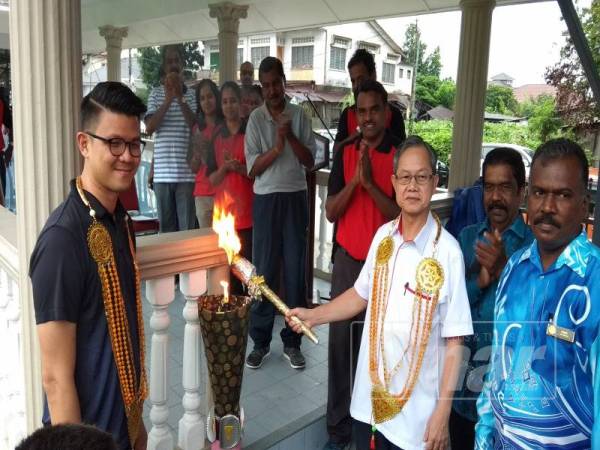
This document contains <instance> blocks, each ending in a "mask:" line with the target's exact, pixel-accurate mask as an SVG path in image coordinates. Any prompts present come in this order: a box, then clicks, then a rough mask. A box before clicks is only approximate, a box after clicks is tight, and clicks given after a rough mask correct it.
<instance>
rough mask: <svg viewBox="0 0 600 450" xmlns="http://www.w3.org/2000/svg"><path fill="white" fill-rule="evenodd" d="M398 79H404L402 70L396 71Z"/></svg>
mask: <svg viewBox="0 0 600 450" xmlns="http://www.w3.org/2000/svg"><path fill="white" fill-rule="evenodd" d="M398 77H399V78H404V69H402V68H400V69H398Z"/></svg>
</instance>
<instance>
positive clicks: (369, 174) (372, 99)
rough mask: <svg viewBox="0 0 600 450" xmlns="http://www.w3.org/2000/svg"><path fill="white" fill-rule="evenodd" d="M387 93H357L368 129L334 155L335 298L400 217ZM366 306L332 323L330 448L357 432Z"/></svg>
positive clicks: (367, 88)
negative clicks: (355, 407) (355, 395)
mask: <svg viewBox="0 0 600 450" xmlns="http://www.w3.org/2000/svg"><path fill="white" fill-rule="evenodd" d="M386 105H387V92H386V91H385V89H384V87H383V86H382V85H381V84H380V83H378V82H377V81H374V80H366V81H364V82H363V83H361V85H360V86H359V87H358V90H357V92H356V112H357V118H358V123H359V125H360V127H361V130H362V133H361V135H359V136H357V137H356V138H355V140H354V141H353V142H350V143H349V144H347V145H346V146H344V147H342V148H341V149H340V150H339V151H337V152H336V153H335V155H334V159H333V167H332V169H331V174H330V175H329V185H328V191H327V203H326V204H325V211H326V214H327V220H329V221H330V222H335V223H336V224H337V233H336V236H335V239H336V244H337V246H336V250H335V256H334V261H335V262H334V264H333V273H332V274H331V297H332V298H334V297H337V296H338V295H340V294H342V293H343V292H345V291H346V290H347V289H349V288H351V287H352V286H353V285H354V282H355V281H356V279H357V278H358V275H359V274H360V271H361V269H362V267H363V265H364V263H365V260H366V259H367V253H368V251H369V245H370V244H371V241H372V240H373V236H375V232H376V231H377V229H378V228H379V227H380V226H381V225H383V224H384V223H385V222H387V221H389V220H392V219H393V218H394V217H397V216H398V213H399V212H400V209H399V208H398V205H397V204H396V202H395V200H394V187H393V185H392V175H393V173H394V172H393V158H394V153H395V151H396V149H397V148H398V147H399V146H400V144H401V142H400V140H399V139H398V138H397V137H395V136H394V135H393V134H392V133H390V132H389V130H387V129H386V127H385V117H386ZM364 317H365V315H364V311H363V312H361V313H360V314H358V315H357V316H355V317H353V318H350V319H348V320H343V321H340V322H334V323H331V324H330V325H329V365H328V398H327V431H328V433H329V441H328V442H327V444H326V445H325V447H324V450H338V449H342V448H344V447H346V445H347V444H348V443H349V442H350V439H351V437H352V418H351V417H350V396H351V391H352V385H351V381H352V378H353V377H354V372H355V371H356V361H357V358H358V350H359V347H360V339H361V334H362V322H363V321H364Z"/></svg>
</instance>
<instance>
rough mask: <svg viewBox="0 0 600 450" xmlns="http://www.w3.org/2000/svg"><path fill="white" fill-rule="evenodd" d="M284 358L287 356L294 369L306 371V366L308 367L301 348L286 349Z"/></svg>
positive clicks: (284, 349)
mask: <svg viewBox="0 0 600 450" xmlns="http://www.w3.org/2000/svg"><path fill="white" fill-rule="evenodd" d="M283 356H285V357H286V358H287V360H288V361H289V362H290V366H292V369H304V366H306V360H305V359H304V355H302V352H301V351H300V349H299V348H296V347H284V348H283Z"/></svg>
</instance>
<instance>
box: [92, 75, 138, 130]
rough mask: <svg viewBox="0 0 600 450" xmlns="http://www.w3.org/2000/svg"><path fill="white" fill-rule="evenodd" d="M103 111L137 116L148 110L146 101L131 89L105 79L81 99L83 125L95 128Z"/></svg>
mask: <svg viewBox="0 0 600 450" xmlns="http://www.w3.org/2000/svg"><path fill="white" fill-rule="evenodd" d="M102 111H110V112H112V113H116V114H124V115H126V116H131V117H137V118H138V119H140V120H141V118H142V115H143V114H144V113H145V112H146V105H144V102H142V100H141V99H140V98H139V97H138V96H137V95H135V94H134V93H133V91H132V90H131V89H129V88H128V87H127V86H125V85H124V84H123V83H119V82H118V81H103V82H102V83H98V84H97V85H96V86H95V87H94V89H92V91H91V92H90V93H89V94H87V95H86V96H85V97H83V100H82V101H81V126H82V127H83V129H84V130H89V129H93V128H94V126H95V125H96V122H97V121H98V117H100V114H101V113H102Z"/></svg>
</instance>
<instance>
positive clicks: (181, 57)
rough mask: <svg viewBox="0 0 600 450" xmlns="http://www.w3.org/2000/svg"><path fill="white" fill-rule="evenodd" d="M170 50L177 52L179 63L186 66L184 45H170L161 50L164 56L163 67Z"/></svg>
mask: <svg viewBox="0 0 600 450" xmlns="http://www.w3.org/2000/svg"><path fill="white" fill-rule="evenodd" d="M169 50H173V51H176V52H177V55H178V56H179V61H180V62H181V65H182V66H183V65H184V64H185V57H184V51H183V44H168V45H163V46H162V47H161V48H160V54H161V56H162V61H163V65H164V63H165V59H166V58H167V52H168V51H169Z"/></svg>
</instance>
